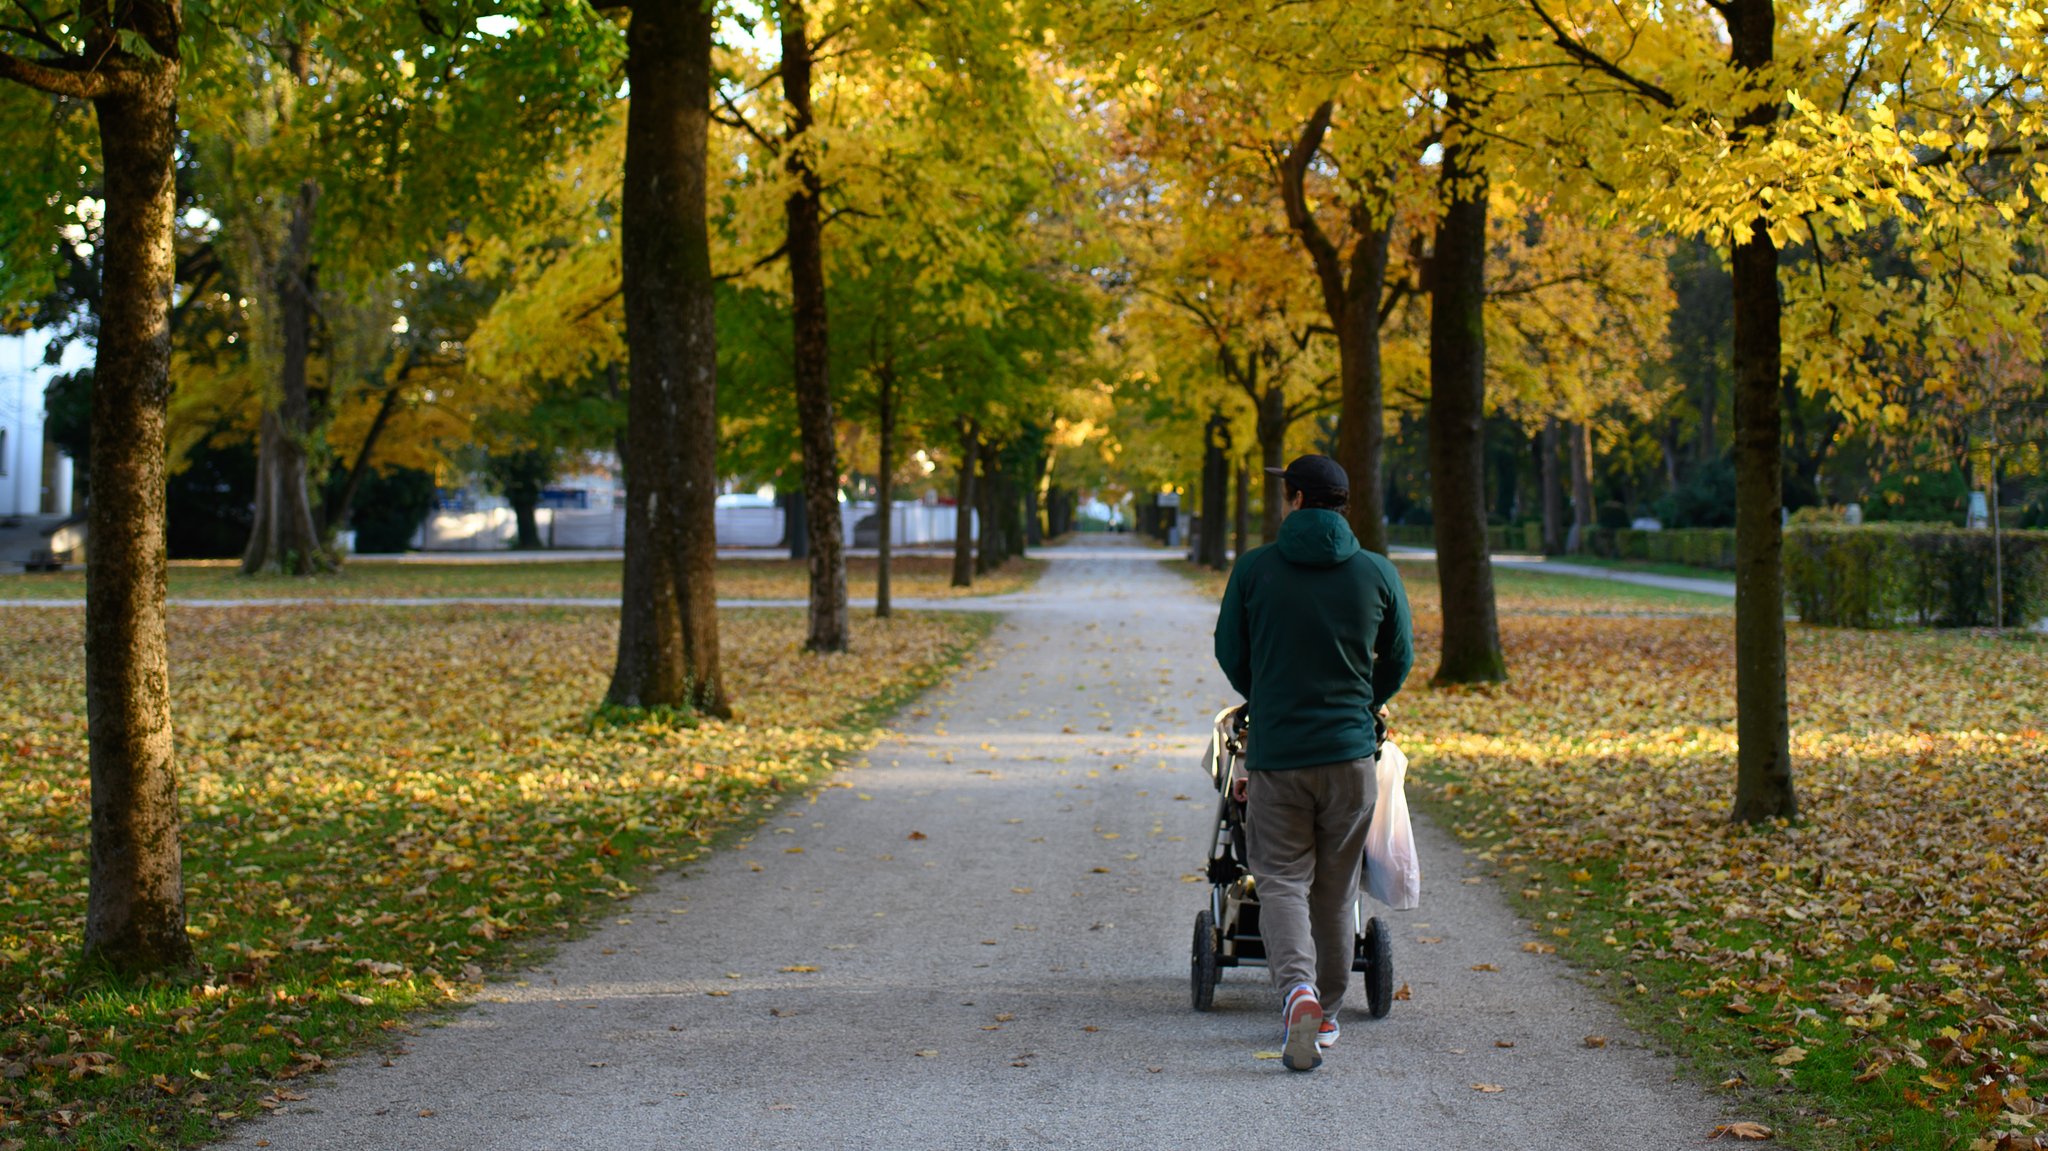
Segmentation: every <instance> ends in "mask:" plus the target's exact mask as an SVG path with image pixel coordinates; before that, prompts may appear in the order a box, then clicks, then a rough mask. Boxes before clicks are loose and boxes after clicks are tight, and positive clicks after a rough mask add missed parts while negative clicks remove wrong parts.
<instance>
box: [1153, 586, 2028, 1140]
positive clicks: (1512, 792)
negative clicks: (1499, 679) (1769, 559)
mask: <svg viewBox="0 0 2048 1151" xmlns="http://www.w3.org/2000/svg"><path fill="white" fill-rule="evenodd" d="M1402 572H1403V575H1404V578H1405V579H1406V582H1407V585H1408V590H1409V593H1410V598H1411V602H1412V603H1413V605H1414V607H1415V615H1416V639H1417V663H1416V669H1417V670H1416V673H1415V675H1414V676H1413V677H1412V679H1411V683H1410V687H1409V688H1408V689H1407V690H1406V691H1404V692H1403V693H1402V695H1401V696H1400V698H1399V699H1397V700H1396V701H1395V704H1394V718H1395V724H1396V738H1397V739H1398V740H1400V742H1401V743H1402V745H1403V747H1404V748H1406V750H1407V751H1408V752H1409V754H1410V755H1411V756H1412V757H1413V762H1414V768H1413V773H1412V774H1411V776H1410V788H1409V795H1410V798H1411V799H1412V800H1413V801H1414V802H1415V803H1416V804H1417V806H1418V807H1420V808H1421V809H1423V810H1425V811H1427V812H1428V813H1429V814H1430V815H1431V816H1433V817H1434V819H1435V821H1436V823H1437V825H1438V826H1439V827H1442V828H1445V829H1447V830H1449V831H1450V832H1451V833H1453V834H1455V835H1457V836H1458V837H1459V838H1460V839H1461V840H1463V841H1464V842H1465V843H1466V844H1467V846H1468V847H1469V848H1470V850H1471V851H1472V852H1473V853H1474V854H1475V856H1476V858H1477V859H1478V860H1479V861H1480V862H1482V863H1484V864H1487V865H1489V870H1490V871H1491V873H1492V874H1493V875H1494V877H1495V878H1496V879H1497V880H1498V881H1499V882H1500V883H1501V884H1502V886H1503V887H1504V889H1505V891H1506V892H1507V894H1508V897H1509V898H1510V899H1511V900H1512V901H1513V902H1514V903H1515V905H1516V906H1517V907H1518V909H1519V910H1520V911H1521V912H1522V913H1523V914H1524V915H1525V916H1526V917H1527V919H1528V922H1529V925H1530V936H1529V938H1528V940H1527V942H1526V944H1525V946H1526V947H1528V948H1529V949H1532V950H1539V951H1540V950H1552V949H1554V950H1556V951H1558V952H1560V953H1562V954H1563V955H1564V956H1566V957H1567V958H1569V959H1571V960H1572V961H1573V962H1575V963H1576V964H1578V965H1579V966H1580V967H1581V968H1582V969H1583V970H1584V971H1586V972H1587V973H1588V975H1589V977H1590V978H1592V979H1594V980H1595V981H1596V982H1598V983H1600V984H1601V985H1603V986H1605V987H1607V988H1608V989H1609V990H1610V991H1611V992H1612V993H1613V994H1614V995H1615V996H1616V997H1617V998H1618V999H1619V1000H1620V1001H1621V1002H1622V1003H1623V1005H1624V1006H1625V1008H1626V1009H1627V1011H1628V1013H1629V1015H1630V1016H1631V1017H1632V1018H1633V1019H1634V1021H1635V1022H1636V1024H1637V1025H1638V1026H1640V1027H1641V1028H1643V1030H1644V1031H1645V1032H1647V1033H1648V1034H1649V1035H1651V1036H1652V1037H1654V1038H1656V1039H1657V1040H1659V1041H1660V1042H1662V1043H1664V1044H1667V1045H1668V1046H1669V1047H1670V1048H1671V1049H1672V1050H1674V1051H1676V1052H1678V1053H1679V1054H1681V1055H1682V1056H1684V1057H1685V1058H1686V1059H1687V1060H1688V1061H1689V1062H1690V1064H1691V1065H1692V1067H1693V1069H1694V1072H1695V1074H1696V1075H1697V1076H1698V1078H1700V1079H1701V1080H1702V1081H1703V1082H1704V1083H1705V1084H1708V1085H1710V1086H1711V1085H1717V1084H1718V1085H1720V1086H1719V1087H1718V1088H1717V1089H1718V1090H1720V1091H1722V1092H1724V1093H1725V1094H1726V1095H1727V1096H1728V1098H1729V1105H1730V1107H1731V1109H1733V1110H1734V1111H1735V1112H1736V1113H1737V1114H1738V1116H1739V1117H1743V1118H1753V1119H1757V1120H1760V1121H1763V1122H1766V1123H1768V1124H1769V1125H1771V1126H1772V1127H1774V1128H1777V1129H1778V1139H1779V1140H1780V1142H1782V1143H1784V1144H1786V1145H1789V1146H1799V1147H1813V1148H1822V1149H1836V1148H1843V1149H1846V1148H1865V1147H1896V1148H1916V1149H1918V1148H1926V1149H1930V1151H1932V1149H1941V1151H1946V1149H1950V1148H1954V1149H1958V1151H1961V1149H1965V1148H1969V1149H1978V1148H1983V1149H1997V1151H2005V1149H2008V1148H2026V1147H2035V1146H2037V1145H2040V1146H2048V1142H2043V1143H2040V1144H2037V1143H2036V1139H2037V1137H2039V1136H2040V1135H2042V1134H2043V1132H2044V1129H2048V1114H2044V1113H2043V1107H2042V1100H2043V1099H2044V1098H2048V733H2044V731H2043V730H2042V729H2043V727H2044V726H2048V724H2044V717H2048V645H2044V644H2042V643H2040V642H2038V641H2028V640H2025V639H2010V638H2009V639H1996V638H1991V637H1988V636H1984V635H1978V634H1972V633H1963V632H1937V631H1887V632H1854V631H1844V630H1831V629H1823V628H1814V627H1806V626H1802V625H1798V624H1793V625H1790V631H1789V638H1788V655H1789V659H1790V668H1791V674H1790V682H1789V699H1790V713H1791V716H1792V720H1793V736H1792V748H1791V750H1792V757H1793V763H1794V772H1795V778H1796V781H1797V786H1798V790H1799V796H1800V803H1801V818H1800V819H1799V820H1798V821H1796V822H1791V823H1786V824H1783V825H1779V826H1769V827H1764V828H1760V829H1749V828H1740V827H1734V826H1731V825H1730V824H1729V823H1728V818H1727V817H1728V811H1729V806H1730V801H1731V799H1732V793H1733V789H1734V780H1735V759H1736V742H1735V724H1734V721H1735V708H1734V650H1733V628H1732V626H1731V623H1732V619H1731V606H1730V604H1729V601H1728V600H1727V599H1726V598H1725V597H1702V596H1688V595H1685V594H1684V593H1675V592H1666V591H1663V590H1661V589H1652V588H1638V587H1631V586H1629V585H1622V584H1615V583H1611V582H1606V581H1596V580H1577V579H1571V578H1569V577H1559V576H1554V575H1548V574H1543V575H1538V574H1535V573H1524V572H1505V571H1503V572H1497V573H1496V577H1497V587H1498V589H1499V599H1500V608H1501V634H1502V642H1503V646H1504V648H1505V650H1506V653H1507V658H1508V666H1509V670H1510V673H1511V675H1512V676H1513V678H1512V679H1511V680H1510V681H1509V682H1508V683H1506V684H1501V685H1495V686H1488V687H1467V688H1445V689H1432V688H1430V687H1429V686H1428V685H1427V679H1428V676H1429V674H1430V673H1431V671H1432V670H1433V669H1434V667H1435V665H1436V661H1437V654H1438V638H1439V636H1440V634H1441V627H1442V604H1441V599H1440V596H1439V594H1438V591H1437V588H1436V586H1435V584H1434V581H1433V579H1431V575H1432V572H1431V570H1430V568H1428V567H1427V566H1425V565H1419V564H1408V563H1403V564H1402ZM1191 575H1192V578H1196V579H1197V580H1199V581H1200V582H1201V583H1202V584H1203V585H1204V586H1206V587H1209V588H1211V589H1220V587H1221V578H1220V577H1219V576H1216V575H1214V574H1213V573H1203V572H1195V573H1191ZM1698 1134H1699V1135H1701V1136H1704V1135H1705V1134H1706V1133H1705V1132H1701V1133H1698ZM1674 1138H1678V1137H1677V1136H1674Z"/></svg>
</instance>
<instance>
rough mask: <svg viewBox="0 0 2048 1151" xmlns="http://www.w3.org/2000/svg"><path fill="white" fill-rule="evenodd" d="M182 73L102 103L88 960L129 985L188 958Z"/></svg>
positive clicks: (88, 637) (156, 73) (142, 78)
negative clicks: (177, 570) (175, 320)
mask: <svg viewBox="0 0 2048 1151" xmlns="http://www.w3.org/2000/svg"><path fill="white" fill-rule="evenodd" d="M175 11H176V10H175V8H173V9H172V12H173V14H174V15H173V19H175ZM178 73H179V68H178V65H177V64H176V63H175V62H169V61H166V62H163V63H161V64H160V65H158V66H157V67H156V68H155V69H153V70H152V71H151V72H149V73H146V74H141V75H137V76H135V77H133V78H132V79H133V80H134V81H135V82H134V83H132V84H129V85H124V87H123V89H122V90H121V91H120V92H119V93H117V94H114V95H108V96H102V97H100V98H98V99H96V100H94V101H93V104H94V107H95V110H96V111H97V113H98V118H99V131H100V154H101V157H102V159H103V163H104V171H105V177H104V178H105V181H106V224H105V229H106V230H105V244H104V247H103V249H102V250H103V251H104V252H105V253H106V263H105V267H104V270H103V272H102V274H101V275H102V278H101V288H102V298H101V312H100V332H99V355H98V360H97V363H96V364H95V367H94V374H93V389H92V445H93V450H92V452H91V464H90V467H91V470H92V502H91V504H90V505H88V507H87V521H88V530H89V531H90V533H91V547H90V549H89V550H88V552H87V558H86V574H85V583H86V587H85V597H86V619H85V714H86V743H87V759H88V764H89V768H88V770H89V773H90V776H91V782H92V816H91V822H92V838H91V849H92V862H91V878H90V881H89V885H88V888H87V895H86V908H85V955H86V958H87V959H88V960H89V961H94V962H101V963H105V964H108V965H110V966H112V967H114V968H116V969H120V970H128V971H144V970H160V969H164V968H170V967H175V966H178V965H180V964H183V963H185V962H186V961H187V960H189V959H190V958H191V955H192V945H191V942H190V941H189V940H188V939H187V937H186V935H185V887H184V878H183V872H182V865H181V861H180V855H179V847H178V834H179V826H178V782H177V772H176V769H175V768H174V766H173V764H172V760H171V754H172V745H171V682H170V680H171V677H170V658H169V654H168V652H167V650H166V647H165V642H164V593H165V586H166V579H167V577H168V567H167V564H166V554H165V544H164V480H165V477H164V418H165V406H166V404H167V402H168V400H169V398H170V362H171V328H170V309H171V290H172V284H173V280H174V268H175V259H174V253H173V251H172V247H171V217H172V212H173V210H174V207H175V200H176V196H175V193H174V191H173V187H172V163H173V157H174V155H175V151H176V147H177V112H176V108H177V89H178Z"/></svg>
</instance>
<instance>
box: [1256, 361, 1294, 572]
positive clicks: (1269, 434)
mask: <svg viewBox="0 0 2048 1151" xmlns="http://www.w3.org/2000/svg"><path fill="white" fill-rule="evenodd" d="M1258 436H1259V467H1260V469H1261V474H1262V475H1264V476H1265V477H1266V493H1265V494H1266V506H1265V515H1264V518H1263V520H1262V521H1261V522H1260V525H1259V527H1260V530H1261V531H1263V532H1264V533H1265V534H1264V536H1263V537H1262V538H1263V542H1265V543H1272V542H1273V541H1274V540H1277V539H1279V538H1280V519H1281V517H1282V516H1283V515H1284V514H1285V511H1284V509H1285V508H1286V506H1287V485H1286V482H1285V481H1284V480H1282V479H1281V478H1280V477H1279V476H1276V475H1274V474H1273V469H1275V468H1284V467H1286V466H1287V459H1286V455H1287V396H1286V393H1284V392H1282V391H1281V390H1280V388H1279V387H1277V386H1275V387H1270V388H1267V389H1266V391H1265V393H1264V394H1263V395H1261V396H1260V397H1259V419H1258Z"/></svg>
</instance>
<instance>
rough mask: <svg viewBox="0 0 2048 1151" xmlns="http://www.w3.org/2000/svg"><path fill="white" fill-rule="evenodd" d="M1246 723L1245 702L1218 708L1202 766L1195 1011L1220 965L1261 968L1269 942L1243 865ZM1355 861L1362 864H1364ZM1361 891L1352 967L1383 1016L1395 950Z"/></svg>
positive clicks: (1390, 997) (1191, 973)
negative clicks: (1202, 895)
mask: <svg viewBox="0 0 2048 1151" xmlns="http://www.w3.org/2000/svg"><path fill="white" fill-rule="evenodd" d="M1249 727H1250V720H1249V717H1248V716H1247V715H1246V714H1245V709H1244V707H1243V706H1242V705H1240V706H1238V707H1232V708H1226V709H1224V710H1223V711H1219V712H1217V713H1216V722H1215V725H1214V727H1213V729H1212V730H1211V732H1210V736H1209V751H1208V755H1207V759H1206V763H1207V766H1208V769H1209V779H1210V781H1211V782H1212V783H1214V784H1215V785H1216V790H1217V792H1218V793H1219V802H1218V804H1217V810H1216V834H1215V836H1214V838H1213V840H1212V841H1211V843H1210V847H1209V871H1208V879H1209V908H1208V910H1206V911H1203V912H1201V913H1200V914H1198V915H1196V916H1195V942H1194V952H1193V956H1192V959H1191V962H1190V964H1189V968H1188V985H1189V991H1190V992H1191V999H1192V1000H1193V1003H1194V1008H1195V1010H1197V1011H1208V1010H1210V1009H1211V1008H1212V1007H1213V1006H1214V1004H1215V999H1216V981H1217V979H1218V977H1219V976H1220V975H1221V974H1222V969H1223V968H1225V967H1264V966H1265V965H1266V943H1265V940H1264V939H1263V938H1262V937H1261V936H1260V935H1259V896H1258V891H1257V885H1256V884H1255V883H1254V882H1253V880H1252V874H1251V871H1250V869H1249V867H1248V866H1247V864H1248V860H1249V856H1248V855H1247V854H1246V852H1245V805H1244V803H1243V802H1242V801H1241V800H1239V799H1238V798H1237V797H1236V795H1235V794H1234V792H1235V790H1236V789H1235V788H1234V787H1232V786H1231V785H1232V782H1233V781H1234V780H1236V779H1239V778H1242V777H1243V776H1244V773H1245V766H1244V756H1245V736H1246V734H1247V731H1248V729H1249ZM1360 866H1361V867H1363V866H1364V863H1363V861H1361V863H1360ZM1363 904H1364V896H1363V895H1361V896H1360V897H1359V903H1358V904H1357V905H1354V907H1353V909H1352V915H1353V917H1354V918H1353V922H1354V923H1355V924H1357V928H1356V933H1355V935H1354V936H1353V938H1354V940H1355V943H1354V951H1353V954H1352V959H1351V970H1353V971H1357V972H1360V973H1362V974H1363V975H1364V977H1365V1000H1366V1006H1367V1008H1368V1009H1369V1010H1370V1011H1371V1013H1372V1017H1373V1018H1374V1019H1383V1018H1385V1017H1386V1014H1387V1011H1388V1010H1389V1009H1390V1008H1392V1007H1393V1005H1394V952H1393V941H1392V940H1391V939H1390V938H1389V937H1388V930H1387V925H1386V923H1385V921H1383V920H1381V919H1379V918H1377V917H1374V918H1371V919H1368V918H1366V917H1365V912H1364V906H1363Z"/></svg>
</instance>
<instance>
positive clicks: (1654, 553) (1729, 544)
mask: <svg viewBox="0 0 2048 1151" xmlns="http://www.w3.org/2000/svg"><path fill="white" fill-rule="evenodd" d="M1591 542H1592V545H1593V547H1592V550H1593V554H1595V555H1600V556H1606V557H1608V558H1610V559H1618V560H1646V561H1648V562H1651V563H1666V564H1684V565H1686V566H1687V567H1697V568H1717V569H1719V570H1722V571H1733V570H1734V568H1735V529H1734V528H1680V529H1676V530H1671V531H1661V532H1639V531H1634V530H1632V529H1624V530H1621V531H1617V532H1611V533H1610V532H1596V533H1594V535H1593V538H1592V541H1591Z"/></svg>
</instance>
